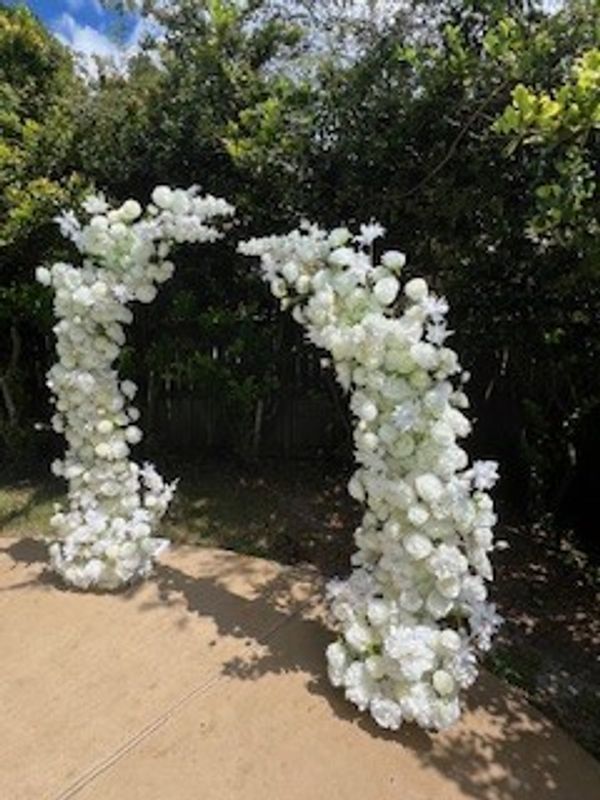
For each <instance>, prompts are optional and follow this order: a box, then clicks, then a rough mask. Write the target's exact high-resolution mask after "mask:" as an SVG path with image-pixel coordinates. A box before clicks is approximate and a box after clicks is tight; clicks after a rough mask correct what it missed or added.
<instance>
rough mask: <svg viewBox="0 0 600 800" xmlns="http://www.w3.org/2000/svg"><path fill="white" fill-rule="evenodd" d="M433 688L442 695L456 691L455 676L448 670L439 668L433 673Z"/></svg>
mask: <svg viewBox="0 0 600 800" xmlns="http://www.w3.org/2000/svg"><path fill="white" fill-rule="evenodd" d="M432 682H433V688H434V689H435V690H436V692H437V693H438V694H441V695H442V696H445V695H448V694H452V692H453V691H454V686H455V684H454V678H453V677H452V675H450V673H449V672H446V670H443V669H438V670H437V671H436V672H434V673H433V681H432Z"/></svg>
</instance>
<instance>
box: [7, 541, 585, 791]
mask: <svg viewBox="0 0 600 800" xmlns="http://www.w3.org/2000/svg"><path fill="white" fill-rule="evenodd" d="M45 562H46V552H45V546H44V545H43V544H42V543H39V542H35V541H33V540H21V541H11V540H6V539H0V653H1V659H2V662H1V663H2V668H1V671H0V709H1V711H2V714H1V716H0V742H1V745H0V747H1V750H0V752H1V756H0V800H67V799H68V798H77V800H113V799H114V800H142V799H143V800H200V799H202V800H242V798H243V799H244V800H296V799H297V798H298V800H299V799H300V798H302V800H337V798H344V800H392V798H393V799H394V800H465V799H466V798H469V799H470V800H599V798H600V765H599V764H598V762H596V761H595V760H594V759H593V758H592V757H591V756H589V755H588V754H587V753H585V752H584V751H583V750H582V749H581V748H580V747H578V746H577V745H576V744H575V743H574V742H573V741H571V740H570V739H569V737H568V736H567V735H566V734H564V733H563V732H562V731H561V730H559V729H558V728H556V727H555V726H553V725H552V724H551V723H550V722H549V721H548V720H547V719H545V718H544V717H543V716H542V715H541V714H539V713H538V712H536V711H535V710H534V709H532V708H531V707H530V706H529V705H528V704H527V703H526V702H525V701H524V700H523V698H522V697H521V696H520V694H519V693H518V692H516V691H515V690H513V689H511V688H510V687H508V686H506V685H504V684H503V683H501V682H499V681H498V680H497V679H495V678H493V677H492V676H490V675H483V676H482V678H481V679H480V681H479V682H478V684H477V686H476V687H475V688H474V689H473V691H472V692H471V694H470V695H469V697H468V702H467V705H468V708H467V711H466V713H465V715H464V717H463V719H462V721H461V722H460V724H459V725H457V726H456V727H455V728H454V729H452V730H451V731H449V732H446V733H444V734H436V735H432V736H429V735H427V734H425V733H423V732H422V731H420V730H418V729H417V728H415V727H414V726H406V727H405V728H403V729H402V730H401V731H400V732H399V733H387V732H383V731H380V730H379V729H377V728H376V727H375V726H374V725H373V724H372V723H371V722H370V721H369V720H368V719H367V718H366V717H365V716H364V715H361V714H358V713H357V712H356V713H355V710H354V709H353V707H352V706H350V705H349V704H348V703H346V702H345V701H344V700H343V698H342V697H341V695H340V693H339V692H338V691H336V690H334V689H332V688H331V687H330V686H329V685H328V683H327V680H326V677H325V675H324V657H323V649H324V647H325V645H326V643H327V641H329V639H330V634H329V633H328V631H327V629H326V627H325V625H324V623H323V620H322V611H321V604H320V588H321V582H320V579H319V576H318V575H317V574H316V573H315V572H314V571H313V570H311V569H310V568H289V567H282V566H280V565H277V564H274V563H272V562H268V561H264V560H260V559H253V558H248V557H244V556H239V555H236V554H233V553H229V552H224V551H219V550H211V549H200V548H189V547H179V548H176V549H174V550H173V551H172V552H171V553H169V554H167V555H166V556H165V557H164V558H163V560H162V562H161V564H160V566H159V567H158V569H157V571H156V575H155V576H154V577H153V578H152V579H151V580H149V581H146V582H145V583H144V584H141V585H140V586H138V587H135V588H133V589H130V590H129V591H127V592H125V593H122V594H114V595H108V594H89V593H79V592H73V591H68V590H65V589H64V588H61V587H60V586H59V585H57V583H56V582H55V581H54V579H53V578H52V577H51V576H48V575H47V574H46V572H45Z"/></svg>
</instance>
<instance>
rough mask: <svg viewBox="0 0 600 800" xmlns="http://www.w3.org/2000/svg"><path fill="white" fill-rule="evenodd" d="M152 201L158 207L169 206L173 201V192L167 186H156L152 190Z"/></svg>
mask: <svg viewBox="0 0 600 800" xmlns="http://www.w3.org/2000/svg"><path fill="white" fill-rule="evenodd" d="M152 202H153V203H154V204H155V205H157V206H158V207H159V208H164V209H166V208H170V206H171V203H172V202H173V192H172V191H171V189H170V188H169V187H168V186H157V187H156V189H155V190H154V191H153V192H152Z"/></svg>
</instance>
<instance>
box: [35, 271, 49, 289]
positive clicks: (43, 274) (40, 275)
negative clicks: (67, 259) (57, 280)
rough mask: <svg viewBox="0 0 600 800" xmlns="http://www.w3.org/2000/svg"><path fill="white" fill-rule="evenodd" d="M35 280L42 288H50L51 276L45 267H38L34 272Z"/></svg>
mask: <svg viewBox="0 0 600 800" xmlns="http://www.w3.org/2000/svg"><path fill="white" fill-rule="evenodd" d="M35 278H36V280H37V281H38V283H41V284H42V285H43V286H50V284H51V283H52V275H51V273H50V270H49V269H47V268H46V267H38V268H37V269H36V271H35Z"/></svg>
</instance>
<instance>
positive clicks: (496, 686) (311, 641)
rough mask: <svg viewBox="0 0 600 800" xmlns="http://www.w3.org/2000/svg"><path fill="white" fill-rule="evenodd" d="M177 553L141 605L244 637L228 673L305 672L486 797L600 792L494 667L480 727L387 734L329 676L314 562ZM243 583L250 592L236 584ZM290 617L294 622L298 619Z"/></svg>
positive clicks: (334, 702)
mask: <svg viewBox="0 0 600 800" xmlns="http://www.w3.org/2000/svg"><path fill="white" fill-rule="evenodd" d="M0 552H3V553H5V554H6V555H8V556H9V557H10V558H11V559H12V560H13V561H14V562H18V563H24V564H28V565H31V564H38V563H40V564H45V563H46V561H47V552H46V547H45V545H44V544H43V543H41V542H39V541H34V540H31V539H28V540H21V541H18V542H15V543H11V544H8V545H7V546H5V547H1V546H0ZM178 560H179V561H181V559H177V558H176V557H173V556H170V557H169V558H168V559H167V560H166V561H165V562H164V563H162V564H161V565H159V566H158V567H157V570H156V573H155V575H154V577H153V578H152V580H153V582H154V583H155V585H156V587H157V598H156V600H153V601H151V602H149V601H144V602H143V603H141V605H140V610H141V612H142V613H152V611H153V610H154V609H156V608H159V607H164V606H165V605H167V606H169V605H177V606H178V607H180V608H181V606H182V604H183V607H184V608H185V611H186V615H185V616H187V615H189V614H193V615H198V616H200V617H203V618H207V619H210V620H211V621H212V622H214V624H215V626H216V629H217V635H218V636H219V637H235V638H238V639H240V640H241V643H242V645H243V647H244V650H243V652H244V651H247V653H248V655H247V657H236V658H235V659H232V660H230V661H228V662H227V663H225V664H224V665H223V667H222V669H223V674H224V675H226V676H228V677H230V678H232V679H234V680H240V681H256V680H260V679H261V678H262V677H263V676H265V675H267V674H288V673H299V674H302V675H303V676H306V684H307V690H308V691H309V692H310V693H312V694H313V695H316V696H318V697H319V698H322V699H323V701H324V702H327V703H328V704H329V706H330V708H331V710H332V712H333V713H334V714H335V715H337V717H338V718H340V719H341V720H343V721H344V722H345V723H347V724H348V725H354V726H359V727H360V728H361V729H363V730H364V731H367V732H368V733H369V734H370V735H371V736H373V737H378V738H380V739H383V740H386V741H390V742H392V741H394V742H398V743H399V744H400V745H401V746H403V747H405V748H409V749H410V750H411V751H412V752H413V753H414V754H415V755H416V756H417V757H418V759H419V760H420V761H421V762H422V764H423V766H424V767H425V768H427V769H430V770H431V769H433V770H436V771H438V772H440V773H442V774H443V775H444V776H445V777H446V778H447V779H449V780H451V781H452V782H454V783H455V784H456V785H457V786H458V787H460V789H461V790H462V792H463V793H464V794H465V795H466V796H468V797H472V798H474V799H475V798H476V799H477V800H517V798H518V800H584V798H585V800H588V798H592V797H595V796H596V795H595V794H594V787H591V786H590V787H589V791H588V789H587V787H583V786H581V785H580V786H576V785H575V783H576V781H575V783H574V781H573V770H572V769H570V765H569V763H568V761H569V759H568V758H567V759H566V760H565V757H564V754H565V753H570V752H574V750H570V749H569V748H570V747H573V748H574V745H571V743H568V742H567V743H565V736H564V734H562V733H561V732H560V731H559V730H558V729H557V728H555V727H554V726H553V725H552V724H551V723H550V722H549V721H548V720H546V719H545V718H544V717H542V716H541V715H539V714H538V713H537V712H535V711H534V710H532V708H531V706H530V705H529V704H528V703H527V702H526V701H525V700H524V698H523V697H522V696H521V694H520V693H519V692H518V691H517V690H514V689H511V688H510V687H508V686H506V685H504V684H502V683H500V682H499V681H498V680H497V679H495V678H493V677H492V676H490V675H487V674H484V675H482V677H481V679H480V681H479V682H478V683H477V685H476V686H475V687H474V689H473V690H472V691H471V692H470V693H469V695H468V697H467V700H466V705H467V709H468V710H469V711H470V712H476V713H477V715H478V719H477V724H475V725H472V724H471V723H472V721H473V717H471V716H470V715H467V716H466V717H465V719H464V720H463V722H461V724H459V725H457V726H456V727H455V728H454V729H452V730H451V731H449V732H447V733H445V734H434V735H428V734H426V733H424V732H423V731H421V730H420V729H418V728H416V727H415V726H412V725H407V726H405V727H404V728H403V729H402V730H401V731H400V732H398V733H391V732H386V731H382V730H381V729H379V728H378V727H377V726H375V725H374V724H372V723H371V721H370V720H369V718H368V717H367V716H366V715H364V714H360V713H358V712H355V711H354V709H353V707H352V706H351V705H350V704H348V703H347V702H346V701H345V700H344V699H343V697H342V696H341V694H340V692H339V691H337V690H334V689H333V688H332V687H331V686H330V684H329V683H328V681H327V677H326V674H325V669H324V656H323V650H324V648H325V647H326V645H327V643H328V642H329V641H330V640H331V638H332V634H331V633H330V631H328V630H327V627H326V625H325V623H324V620H323V614H322V610H321V602H320V596H319V591H318V590H319V589H320V580H319V578H318V576H317V573H316V572H315V571H313V570H311V569H307V568H305V567H294V568H288V569H285V570H284V571H277V570H274V571H273V576H272V577H267V579H265V572H264V569H263V568H261V562H257V561H256V560H255V559H252V558H245V557H239V556H234V555H232V554H231V553H227V552H223V551H221V552H217V555H216V560H215V562H214V563H215V569H214V573H213V574H211V575H210V576H207V575H194V574H188V573H187V572H185V571H183V570H182V569H181V568H180V567H179V566H178V564H177V561H178ZM40 581H41V582H43V583H44V584H45V585H46V586H47V588H48V589H50V588H51V587H53V588H56V586H57V584H56V581H55V580H54V579H53V578H51V577H49V576H48V574H47V572H45V571H42V572H41V574H40V576H39V578H38V579H37V582H38V583H39V582H40ZM240 581H241V582H242V583H243V585H244V587H245V589H244V592H243V594H240V593H239V592H238V591H236V589H235V587H236V586H238V587H239V585H240ZM33 582H35V580H34V581H33ZM315 590H316V591H315ZM137 592H138V588H136V587H131V588H130V589H128V590H127V591H125V592H124V593H122V594H121V598H122V600H123V602H128V601H131V600H132V599H133V598H135V597H136V595H137ZM185 616H184V617H183V622H182V623H181V624H185ZM291 617H293V618H294V622H293V624H289V623H290V618H291ZM211 644H212V645H213V646H214V644H215V642H212V643H211ZM482 712H483V713H482ZM559 754H562V757H561V756H560V755H559ZM575 777H576V776H575Z"/></svg>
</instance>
